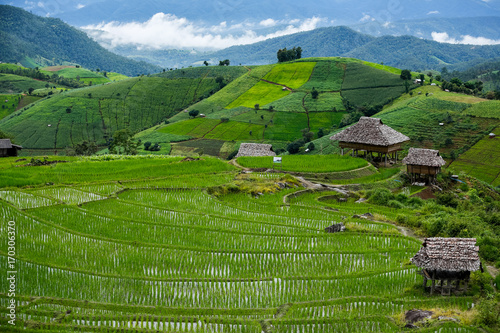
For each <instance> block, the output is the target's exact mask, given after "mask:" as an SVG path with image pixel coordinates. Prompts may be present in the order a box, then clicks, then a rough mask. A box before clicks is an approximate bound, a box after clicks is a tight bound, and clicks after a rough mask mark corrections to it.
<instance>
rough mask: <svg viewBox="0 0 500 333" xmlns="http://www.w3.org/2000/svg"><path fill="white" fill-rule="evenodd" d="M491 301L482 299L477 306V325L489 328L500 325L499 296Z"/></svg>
mask: <svg viewBox="0 0 500 333" xmlns="http://www.w3.org/2000/svg"><path fill="white" fill-rule="evenodd" d="M496 298H497V299H495V298H493V297H492V298H490V299H482V300H480V301H479V303H478V304H477V315H476V318H475V323H476V324H478V325H484V326H487V327H490V328H492V327H495V326H497V325H499V324H500V303H499V301H500V299H498V296H497V297H496Z"/></svg>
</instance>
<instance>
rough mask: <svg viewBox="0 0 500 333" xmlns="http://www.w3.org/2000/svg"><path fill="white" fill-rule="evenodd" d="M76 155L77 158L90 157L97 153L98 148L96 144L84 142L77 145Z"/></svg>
mask: <svg viewBox="0 0 500 333" xmlns="http://www.w3.org/2000/svg"><path fill="white" fill-rule="evenodd" d="M73 149H74V153H75V155H77V156H90V155H94V154H95V153H97V150H98V147H97V145H96V143H95V142H87V141H83V142H82V143H78V144H76V145H75V147H74V148H73Z"/></svg>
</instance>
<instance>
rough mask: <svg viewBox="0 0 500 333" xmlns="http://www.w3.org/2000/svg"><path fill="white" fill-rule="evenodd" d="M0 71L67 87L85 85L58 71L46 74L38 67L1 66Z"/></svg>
mask: <svg viewBox="0 0 500 333" xmlns="http://www.w3.org/2000/svg"><path fill="white" fill-rule="evenodd" d="M0 73H5V74H14V75H19V76H24V77H29V78H32V79H35V80H41V81H47V82H52V83H57V84H60V85H63V86H66V87H71V88H80V87H83V86H84V83H83V82H78V80H74V79H68V78H65V77H64V76H59V75H57V74H56V73H54V74H52V75H48V74H44V73H42V72H40V70H39V69H38V67H36V68H22V67H18V68H16V69H11V68H0Z"/></svg>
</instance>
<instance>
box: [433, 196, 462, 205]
mask: <svg viewBox="0 0 500 333" xmlns="http://www.w3.org/2000/svg"><path fill="white" fill-rule="evenodd" d="M436 201H437V203H438V204H440V205H443V206H448V207H452V208H457V206H458V204H459V202H458V200H457V199H456V198H455V196H454V195H453V194H451V193H443V194H438V195H437V196H436Z"/></svg>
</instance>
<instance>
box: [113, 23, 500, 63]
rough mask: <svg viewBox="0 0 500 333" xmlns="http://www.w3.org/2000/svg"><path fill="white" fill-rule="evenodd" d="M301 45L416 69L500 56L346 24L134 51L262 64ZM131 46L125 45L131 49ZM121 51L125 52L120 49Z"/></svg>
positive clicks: (494, 49) (152, 56)
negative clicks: (205, 45)
mask: <svg viewBox="0 0 500 333" xmlns="http://www.w3.org/2000/svg"><path fill="white" fill-rule="evenodd" d="M295 46H300V47H301V48H302V50H303V52H302V56H303V57H331V56H348V57H354V58H359V59H364V60H367V61H371V62H376V63H381V62H383V63H384V64H386V65H390V66H394V67H398V68H409V69H412V70H426V69H436V70H440V69H441V68H442V67H443V66H447V67H448V69H450V70H455V69H458V70H464V69H467V68H469V67H471V66H472V65H476V64H478V63H482V62H484V61H487V60H489V59H494V58H497V57H500V45H485V46H477V45H459V44H446V43H438V42H435V41H430V40H426V39H421V38H417V37H413V36H397V37H396V36H383V37H372V36H369V35H366V34H362V33H359V32H356V31H354V30H353V29H351V28H348V27H345V26H338V27H328V28H318V29H314V30H311V31H305V32H299V33H296V34H291V35H287V36H282V37H276V38H272V39H268V40H265V41H262V42H258V43H254V44H250V45H238V46H232V47H229V48H226V49H223V50H220V51H216V52H211V53H209V52H205V53H202V52H199V53H195V52H191V53H188V52H186V51H178V52H175V51H172V50H170V51H169V52H165V51H146V50H144V51H137V50H135V51H132V52H133V54H134V56H136V57H138V58H140V59H142V60H148V61H151V62H154V63H155V64H157V65H159V66H163V67H181V66H189V65H193V64H201V63H202V62H203V61H205V60H207V61H208V62H210V63H212V64H215V63H218V61H219V60H222V59H229V60H230V61H231V64H243V65H262V64H270V63H275V62H276V61H277V58H276V54H277V51H278V50H279V49H282V48H284V47H286V48H292V47H295ZM130 51H131V50H130V49H121V50H120V53H121V54H127V52H130ZM122 52H123V53H122Z"/></svg>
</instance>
